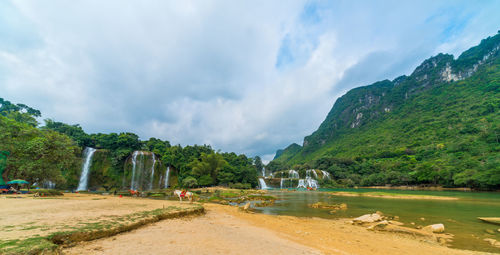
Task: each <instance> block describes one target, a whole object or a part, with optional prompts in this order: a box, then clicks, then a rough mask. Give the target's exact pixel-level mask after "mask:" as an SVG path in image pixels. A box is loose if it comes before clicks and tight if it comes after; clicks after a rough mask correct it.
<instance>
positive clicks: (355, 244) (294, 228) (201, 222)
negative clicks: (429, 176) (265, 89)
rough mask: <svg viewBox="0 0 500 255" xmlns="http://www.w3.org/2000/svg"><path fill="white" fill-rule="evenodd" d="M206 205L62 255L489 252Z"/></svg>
mask: <svg viewBox="0 0 500 255" xmlns="http://www.w3.org/2000/svg"><path fill="white" fill-rule="evenodd" d="M203 206H204V207H205V210H206V214H205V215H202V216H198V217H195V218H189V219H183V218H180V219H173V220H164V221H160V222H157V223H154V224H152V225H148V226H146V227H144V228H140V229H137V230H133V231H131V232H126V233H123V234H119V235H116V236H114V237H109V238H103V239H99V240H95V241H91V242H83V243H80V244H79V245H77V246H75V247H71V248H67V249H65V250H63V253H64V254H82V253H83V254H135V252H139V251H142V252H143V253H145V254H159V253H161V252H168V253H169V254H235V253H237V254H252V255H253V254H255V253H260V254H273V255H274V254H343V255H346V254H374V255H385V254H401V255H402V254H410V255H422V254H441V255H451V254H458V255H466V254H467V255H472V254H487V253H484V252H478V251H470V250H461V249H454V248H449V247H446V246H443V245H440V244H439V243H438V242H437V241H434V240H429V239H425V238H422V237H418V236H414V235H408V234H402V233H390V232H379V231H370V230H367V229H366V227H362V226H357V225H351V224H349V223H347V222H346V219H334V220H332V219H321V218H316V217H295V216H281V215H266V214H261V213H248V212H245V211H243V210H240V209H239V208H238V207H235V206H228V205H219V204H212V203H205V204H203ZM186 240H192V242H186ZM144 244H147V247H145V246H144ZM144 249H146V250H144ZM160 251H161V252H160Z"/></svg>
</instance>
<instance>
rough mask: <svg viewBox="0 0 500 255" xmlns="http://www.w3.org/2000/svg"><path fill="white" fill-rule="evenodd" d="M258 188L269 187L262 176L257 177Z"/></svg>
mask: <svg viewBox="0 0 500 255" xmlns="http://www.w3.org/2000/svg"><path fill="white" fill-rule="evenodd" d="M259 184H260V189H269V188H268V187H267V184H266V181H265V180H264V178H259Z"/></svg>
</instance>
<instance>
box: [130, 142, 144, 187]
mask: <svg viewBox="0 0 500 255" xmlns="http://www.w3.org/2000/svg"><path fill="white" fill-rule="evenodd" d="M139 154H141V156H142V155H144V153H143V152H142V151H134V154H132V180H131V182H130V189H131V190H137V180H136V178H135V177H136V175H137V174H136V172H137V169H136V168H137V155H139Z"/></svg>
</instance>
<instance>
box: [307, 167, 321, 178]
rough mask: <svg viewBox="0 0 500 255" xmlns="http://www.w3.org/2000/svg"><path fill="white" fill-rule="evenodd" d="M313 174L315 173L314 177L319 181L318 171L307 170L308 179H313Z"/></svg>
mask: <svg viewBox="0 0 500 255" xmlns="http://www.w3.org/2000/svg"><path fill="white" fill-rule="evenodd" d="M311 173H313V174H314V177H315V178H316V179H318V173H316V170H314V169H309V170H306V177H312V176H311Z"/></svg>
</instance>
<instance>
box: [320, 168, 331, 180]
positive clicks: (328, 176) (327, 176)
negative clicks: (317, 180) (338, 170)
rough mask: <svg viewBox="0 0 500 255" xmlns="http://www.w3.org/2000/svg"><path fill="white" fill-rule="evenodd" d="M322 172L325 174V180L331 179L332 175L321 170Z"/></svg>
mask: <svg viewBox="0 0 500 255" xmlns="http://www.w3.org/2000/svg"><path fill="white" fill-rule="evenodd" d="M321 172H322V173H323V179H330V173H329V172H327V171H325V170H321Z"/></svg>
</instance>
